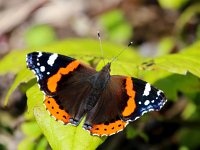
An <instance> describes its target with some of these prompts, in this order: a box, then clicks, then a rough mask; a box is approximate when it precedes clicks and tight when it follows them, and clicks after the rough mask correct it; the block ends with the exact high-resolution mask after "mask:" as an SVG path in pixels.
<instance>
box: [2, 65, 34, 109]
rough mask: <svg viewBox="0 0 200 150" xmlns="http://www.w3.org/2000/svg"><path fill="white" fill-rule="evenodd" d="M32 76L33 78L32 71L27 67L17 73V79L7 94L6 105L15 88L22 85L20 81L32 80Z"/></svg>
mask: <svg viewBox="0 0 200 150" xmlns="http://www.w3.org/2000/svg"><path fill="white" fill-rule="evenodd" d="M31 78H32V73H31V72H30V71H29V70H27V69H23V70H21V71H20V72H19V73H18V74H17V77H16V78H15V81H14V82H13V84H12V86H11V87H10V89H9V91H8V92H7V95H6V98H5V101H4V105H7V103H8V99H9V97H10V95H11V94H12V93H13V92H14V90H16V88H17V87H18V86H19V85H20V83H26V82H28V81H30V79H31Z"/></svg>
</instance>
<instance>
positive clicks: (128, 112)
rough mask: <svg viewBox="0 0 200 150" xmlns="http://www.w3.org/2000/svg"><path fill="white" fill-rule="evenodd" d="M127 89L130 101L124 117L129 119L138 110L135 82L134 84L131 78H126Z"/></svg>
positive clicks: (123, 113)
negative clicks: (134, 88)
mask: <svg viewBox="0 0 200 150" xmlns="http://www.w3.org/2000/svg"><path fill="white" fill-rule="evenodd" d="M125 89H126V92H127V95H128V96H129V99H128V101H127V106H126V107H125V109H124V111H123V112H122V115H123V116H124V117H127V116H129V115H131V114H132V113H133V112H134V110H135V108H136V104H135V91H134V90H133V82H132V79H131V77H128V78H126V87H125Z"/></svg>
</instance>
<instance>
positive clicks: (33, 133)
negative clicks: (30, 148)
mask: <svg viewBox="0 0 200 150" xmlns="http://www.w3.org/2000/svg"><path fill="white" fill-rule="evenodd" d="M21 129H22V131H23V133H24V134H26V135H27V136H29V137H33V138H38V137H39V136H40V135H41V134H42V132H41V129H40V128H39V127H38V125H37V123H36V121H31V122H25V123H23V124H22V125H21Z"/></svg>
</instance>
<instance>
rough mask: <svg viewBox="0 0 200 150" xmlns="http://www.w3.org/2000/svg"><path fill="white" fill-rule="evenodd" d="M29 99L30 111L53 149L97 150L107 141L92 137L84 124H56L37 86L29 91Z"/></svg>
mask: <svg viewBox="0 0 200 150" xmlns="http://www.w3.org/2000/svg"><path fill="white" fill-rule="evenodd" d="M27 97H28V107H29V110H30V109H33V110H34V115H35V118H36V121H37V123H38V125H39V127H40V128H41V130H42V131H43V133H44V135H45V136H46V138H47V140H48V142H49V144H50V145H51V147H52V149H55V150H57V149H59V150H62V149H63V150H64V149H72V150H76V149H95V148H96V147H97V146H98V145H100V144H101V143H102V142H103V141H104V140H105V139H106V138H100V137H97V136H91V135H90V134H89V133H88V132H87V131H85V130H84V129H83V128H82V123H83V122H82V123H81V124H80V125H79V126H78V127H74V126H71V125H63V124H62V123H60V122H56V121H55V120H54V119H53V118H52V117H50V115H49V114H48V112H47V111H46V109H45V107H44V105H43V103H42V101H43V97H44V96H43V94H42V92H41V91H40V90H39V88H38V87H37V86H33V87H32V88H30V89H29V90H28V91H27Z"/></svg>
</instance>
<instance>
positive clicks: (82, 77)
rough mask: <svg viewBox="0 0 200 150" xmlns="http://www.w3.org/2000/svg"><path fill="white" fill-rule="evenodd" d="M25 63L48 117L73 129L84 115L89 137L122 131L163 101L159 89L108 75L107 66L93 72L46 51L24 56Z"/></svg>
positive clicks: (156, 107)
mask: <svg viewBox="0 0 200 150" xmlns="http://www.w3.org/2000/svg"><path fill="white" fill-rule="evenodd" d="M26 62H27V66H28V68H29V69H30V70H32V71H33V72H34V73H35V74H36V77H37V81H38V83H39V86H40V89H41V90H42V91H43V92H44V93H45V100H44V104H45V106H46V109H47V110H48V111H49V112H50V114H51V116H53V117H55V118H56V120H60V121H62V122H63V123H64V124H68V123H70V124H72V125H74V126H77V125H78V124H79V123H80V121H81V120H82V119H83V117H84V116H86V118H85V122H84V125H83V128H84V129H85V130H87V131H89V132H90V133H91V134H92V135H98V136H103V135H105V136H109V135H112V134H115V133H117V132H119V131H122V130H123V129H124V128H125V127H126V125H127V124H128V123H129V122H132V121H134V120H136V119H138V118H139V117H141V116H142V115H143V114H144V113H146V112H149V111H159V110H160V109H161V108H162V107H163V105H164V104H165V102H166V98H165V96H164V94H163V92H162V91H161V90H158V89H156V88H155V87H153V86H151V85H150V84H149V83H147V82H145V81H143V80H140V79H137V78H133V77H126V76H119V75H110V66H111V63H108V64H106V65H105V66H104V67H103V68H102V69H101V70H100V71H99V72H97V71H96V70H95V69H94V68H91V67H89V66H87V65H85V64H83V63H81V62H79V61H78V60H76V59H74V58H71V57H68V56H63V55H59V54H55V53H46V52H32V53H30V54H28V55H27V58H26Z"/></svg>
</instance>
